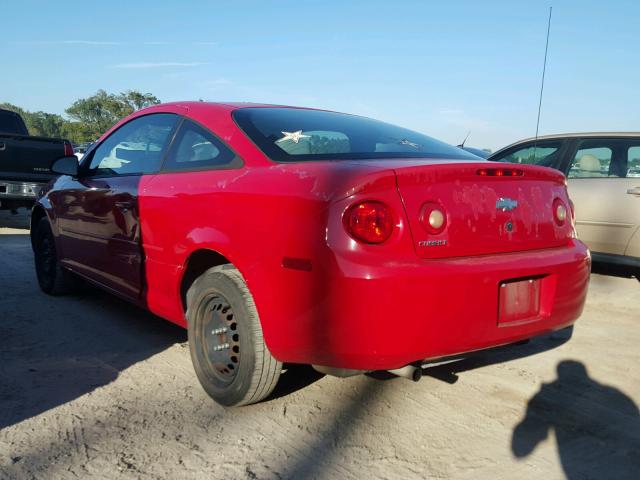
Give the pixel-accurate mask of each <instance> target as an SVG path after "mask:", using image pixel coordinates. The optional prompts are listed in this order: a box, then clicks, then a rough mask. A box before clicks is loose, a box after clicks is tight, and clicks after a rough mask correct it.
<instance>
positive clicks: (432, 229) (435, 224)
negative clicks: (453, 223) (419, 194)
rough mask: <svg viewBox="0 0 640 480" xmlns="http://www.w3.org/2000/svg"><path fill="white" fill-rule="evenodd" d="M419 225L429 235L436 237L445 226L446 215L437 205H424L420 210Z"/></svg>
mask: <svg viewBox="0 0 640 480" xmlns="http://www.w3.org/2000/svg"><path fill="white" fill-rule="evenodd" d="M420 224H421V225H422V227H423V228H424V229H425V230H426V231H427V232H429V233H430V234H432V235H437V234H438V233H441V232H442V231H443V230H444V229H445V227H446V226H447V214H446V213H445V211H444V209H443V208H442V206H440V205H438V204H437V203H432V202H430V203H425V204H424V205H423V206H422V208H421V209H420Z"/></svg>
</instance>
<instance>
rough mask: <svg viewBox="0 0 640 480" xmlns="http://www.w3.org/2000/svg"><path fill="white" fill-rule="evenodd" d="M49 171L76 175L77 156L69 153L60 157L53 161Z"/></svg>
mask: <svg viewBox="0 0 640 480" xmlns="http://www.w3.org/2000/svg"><path fill="white" fill-rule="evenodd" d="M51 171H52V172H53V173H57V174H59V175H70V176H72V177H77V176H78V157H76V156H75V155H70V156H68V157H62V158H59V159H58V160H56V161H55V162H53V165H51Z"/></svg>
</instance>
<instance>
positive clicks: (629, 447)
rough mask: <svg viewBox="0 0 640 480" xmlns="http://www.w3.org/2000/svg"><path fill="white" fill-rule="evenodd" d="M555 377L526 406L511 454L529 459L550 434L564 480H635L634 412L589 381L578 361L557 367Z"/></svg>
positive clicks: (638, 447) (638, 469) (638, 438)
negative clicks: (632, 479)
mask: <svg viewBox="0 0 640 480" xmlns="http://www.w3.org/2000/svg"><path fill="white" fill-rule="evenodd" d="M557 374H558V378H557V379H556V380H554V381H553V382H551V383H545V384H543V385H542V387H541V388H540V391H539V392H538V393H536V394H535V395H534V396H533V398H531V400H529V403H528V405H527V411H526V415H525V417H524V419H523V420H522V421H521V422H520V423H519V424H518V425H517V427H516V428H515V430H514V432H513V437H512V441H511V449H512V451H513V454H514V455H515V456H516V457H518V458H524V457H527V456H528V455H530V454H531V453H532V452H533V451H534V450H535V448H536V447H537V446H538V444H540V443H541V442H542V441H543V440H545V439H546V438H547V437H548V435H549V433H550V432H551V431H554V432H555V437H556V441H557V444H558V453H559V456H560V462H561V464H562V468H563V469H564V472H565V474H566V476H567V478H568V479H570V480H571V479H586V478H616V479H626V478H628V479H631V478H634V479H636V478H638V475H639V473H640V414H639V411H638V406H637V405H636V404H635V403H634V402H633V400H631V398H629V397H628V396H627V395H625V394H624V393H623V392H621V391H620V390H618V389H616V388H614V387H611V386H608V385H603V384H601V383H599V382H597V381H596V380H594V379H593V378H591V377H589V374H588V373H587V370H586V368H585V366H584V365H583V364H582V363H580V362H578V361H574V360H565V361H562V362H560V363H559V364H558V366H557Z"/></svg>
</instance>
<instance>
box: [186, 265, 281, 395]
mask: <svg viewBox="0 0 640 480" xmlns="http://www.w3.org/2000/svg"><path fill="white" fill-rule="evenodd" d="M187 321H188V323H189V327H188V332H189V349H190V351H191V359H192V361H193V366H194V369H195V371H196V375H197V376H198V379H199V380H200V383H201V384H202V386H203V388H204V389H205V391H206V392H207V393H208V394H209V395H210V396H211V397H212V398H213V399H214V400H215V401H216V402H218V403H220V404H222V405H225V406H240V405H248V404H251V403H256V402H259V401H260V400H262V399H264V398H266V397H267V396H268V395H269V394H270V393H271V392H272V391H273V389H274V388H275V386H276V383H277V382H278V377H279V376H280V373H281V371H282V363H280V362H279V361H277V360H276V359H275V358H273V356H272V355H271V352H269V349H268V348H267V346H266V344H265V342H264V338H263V334H262V327H261V325H260V319H259V318H258V312H257V311H256V307H255V304H254V302H253V297H252V296H251V293H250V292H249V290H248V288H247V286H246V284H245V282H244V279H243V278H242V275H240V272H239V271H238V270H236V269H235V268H233V266H231V265H222V266H218V267H214V268H210V269H209V270H207V271H206V272H205V273H203V274H202V275H201V276H200V277H198V278H197V279H196V280H195V282H193V285H191V288H189V291H188V292H187Z"/></svg>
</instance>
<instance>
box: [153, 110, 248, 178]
mask: <svg viewBox="0 0 640 480" xmlns="http://www.w3.org/2000/svg"><path fill="white" fill-rule="evenodd" d="M235 158H236V156H235V154H234V153H233V152H232V151H231V150H229V148H227V147H226V146H225V145H224V144H223V143H222V142H221V141H220V140H218V139H217V138H216V137H215V136H214V135H213V134H212V133H211V132H209V131H208V130H206V129H205V128H203V127H201V126H200V125H198V124H197V123H194V122H192V121H190V120H185V121H184V123H183V124H182V127H181V128H180V131H179V132H178V135H177V137H176V140H175V142H174V146H173V147H172V148H171V152H170V153H169V157H168V158H167V163H166V165H165V167H164V169H165V170H181V169H184V170H188V169H197V168H206V167H216V166H220V165H227V164H229V163H231V162H232V161H233V160H234V159H235Z"/></svg>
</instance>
